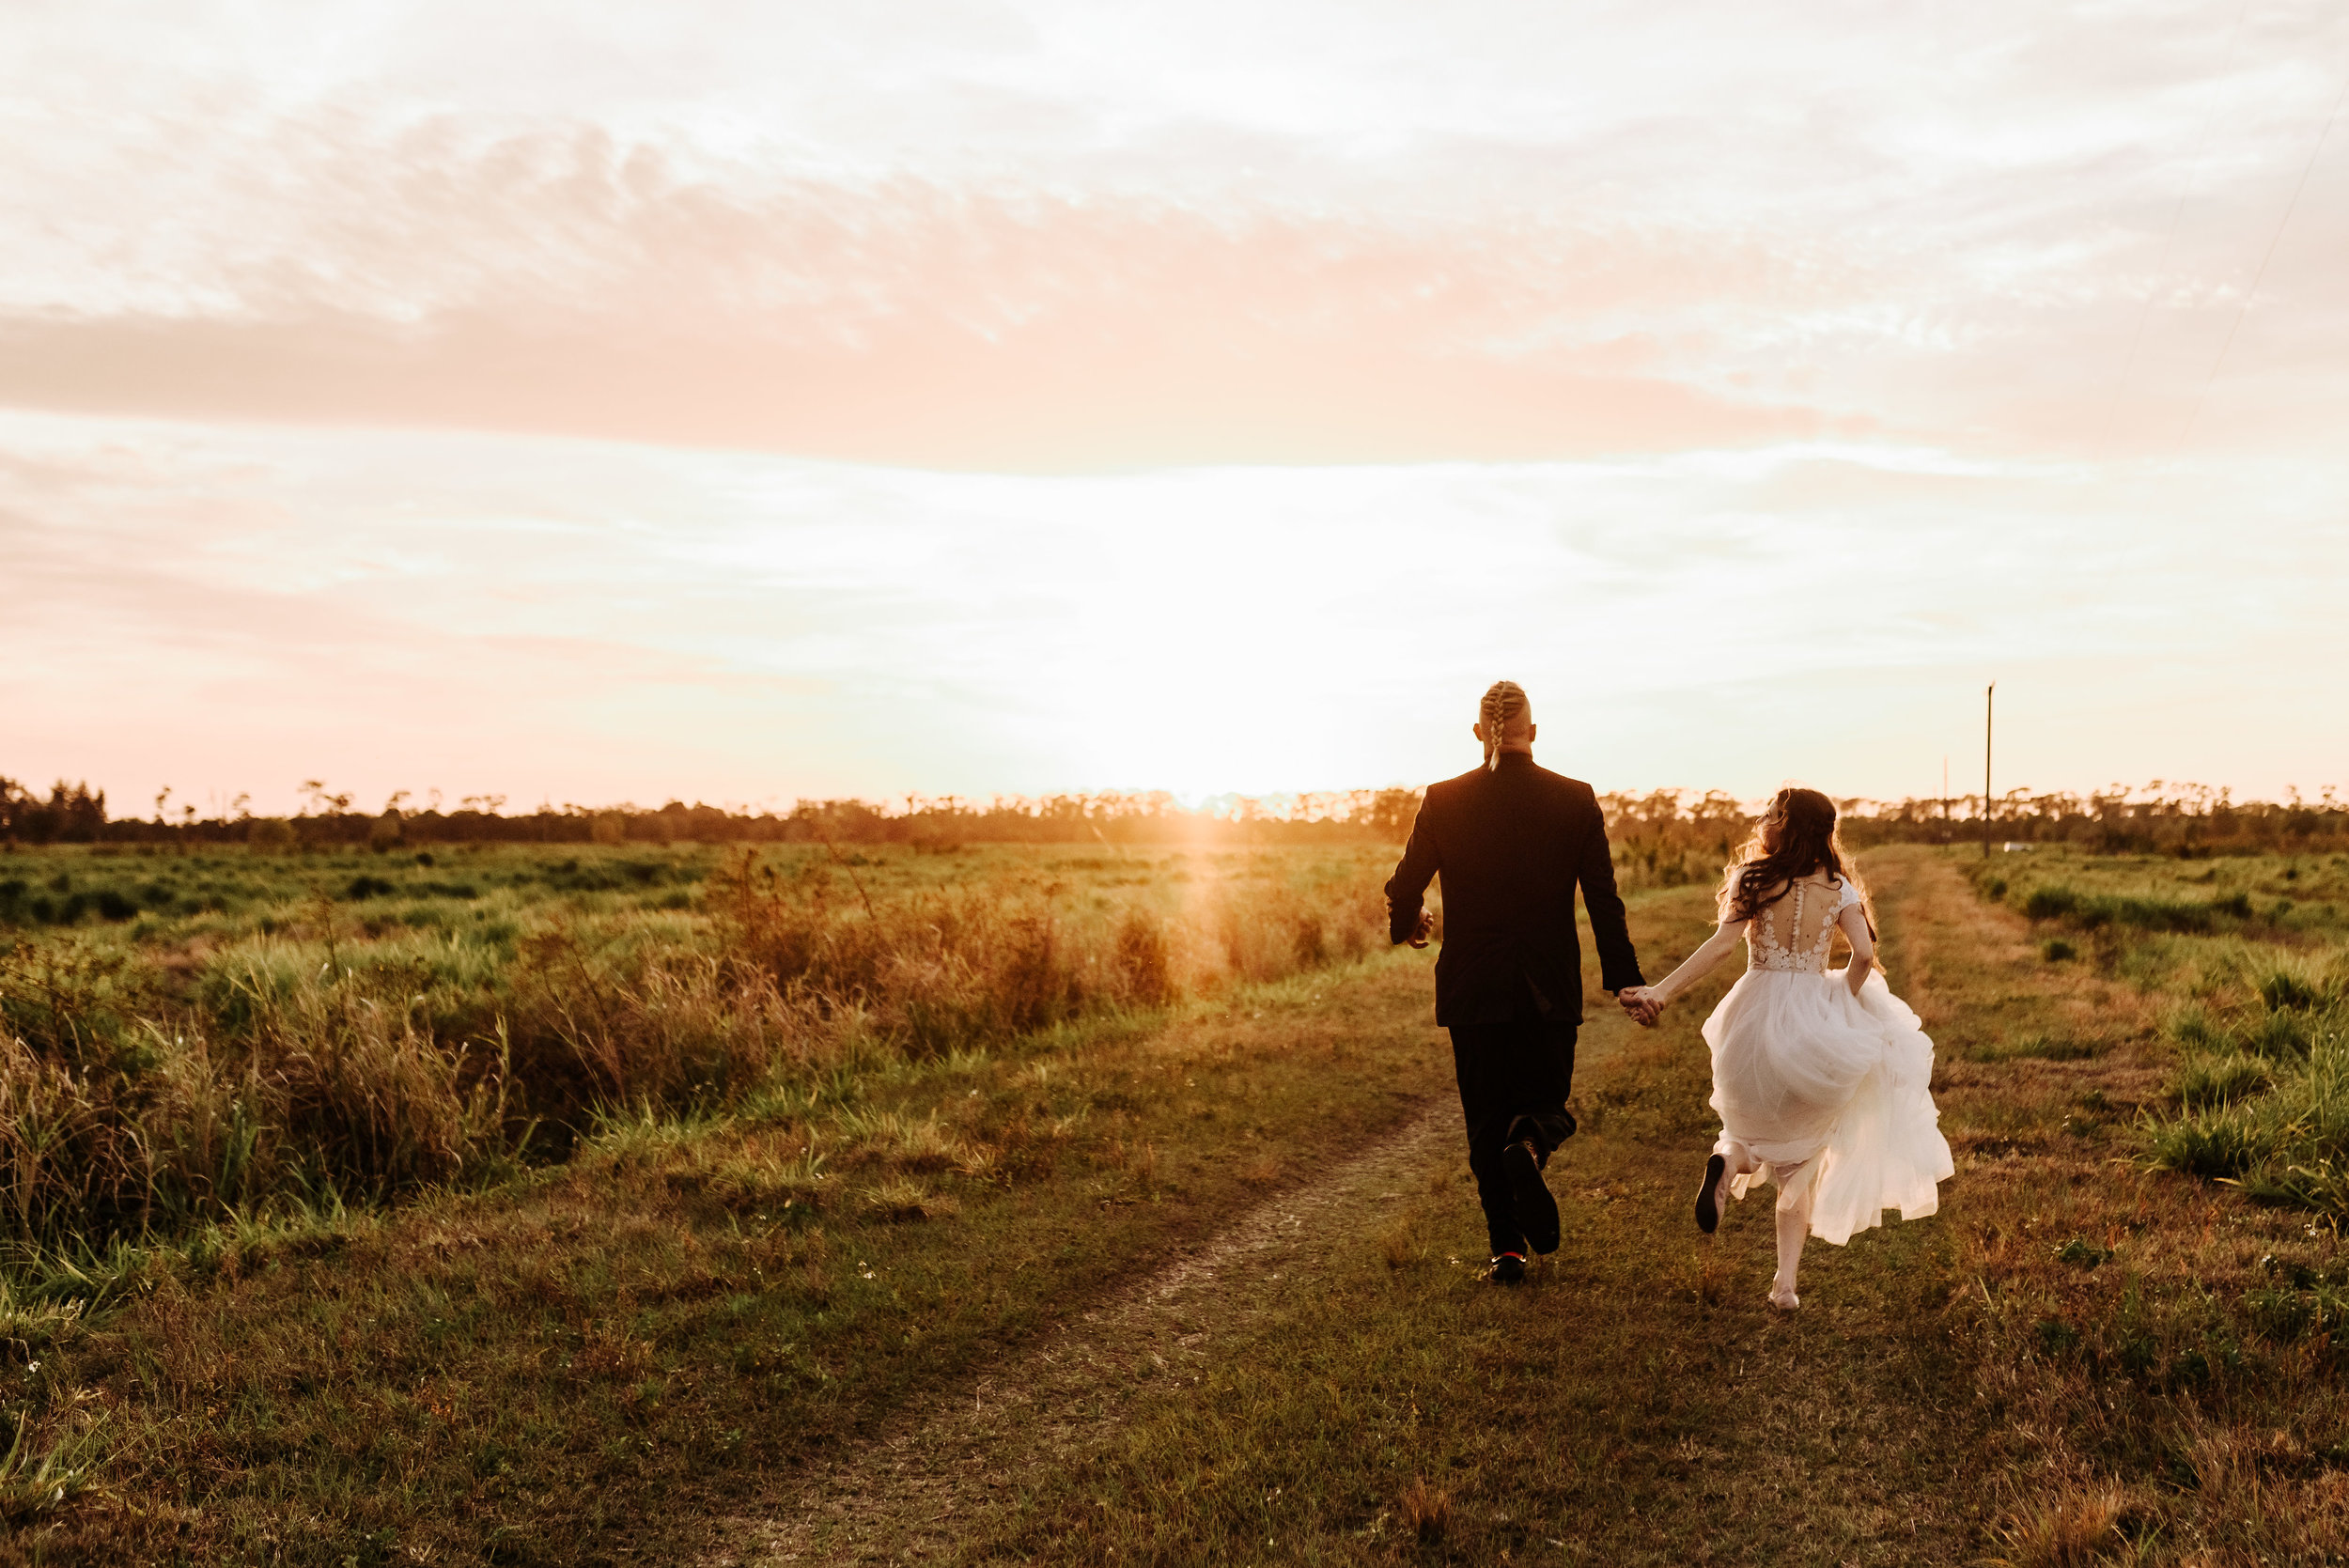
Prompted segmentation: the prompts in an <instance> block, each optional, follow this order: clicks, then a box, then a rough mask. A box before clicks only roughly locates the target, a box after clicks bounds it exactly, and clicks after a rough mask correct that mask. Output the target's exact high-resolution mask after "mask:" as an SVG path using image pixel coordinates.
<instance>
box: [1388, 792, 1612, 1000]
mask: <svg viewBox="0 0 2349 1568" xmlns="http://www.w3.org/2000/svg"><path fill="white" fill-rule="evenodd" d="M1439 874H1440V875H1441V876H1442V877H1443V951H1442V953H1441V954H1439V955H1438V957H1437V959H1436V1021H1437V1022H1438V1023H1439V1024H1444V1025H1451V1024H1470V1023H1500V1022H1505V1021H1507V1020H1510V1019H1515V1018H1521V1017H1526V1016H1527V1014H1528V1012H1529V1010H1531V1011H1532V1013H1534V1015H1535V1016H1538V1017H1548V1018H1560V1019H1563V1020H1566V1021H1568V1022H1576V1021H1579V1020H1580V1018H1581V1017H1582V943H1581V939H1580V938H1579V937H1578V936H1577V935H1576V933H1575V928H1574V889H1575V884H1577V883H1578V882H1579V883H1580V884H1581V887H1582V905H1583V908H1586V909H1588V910H1589V911H1590V915H1591V934H1592V936H1593V938H1594V939H1595V940H1596V941H1597V943H1598V962H1599V973H1600V976H1601V979H1602V983H1603V984H1604V985H1605V986H1606V987H1607V989H1609V990H1610V991H1619V990H1621V989H1623V988H1624V987H1625V986H1643V985H1645V984H1646V983H1647V982H1646V981H1645V980H1644V979H1642V978H1641V974H1640V959H1639V955H1637V954H1636V953H1634V952H1633V951H1632V949H1631V932H1630V928H1629V927H1628V926H1626V924H1624V918H1623V898H1622V896H1621V895H1620V894H1618V893H1616V892H1615V862H1614V861H1613V859H1612V858H1611V857H1610V855H1609V854H1608V852H1607V821H1606V818H1605V817H1603V816H1601V815H1599V809H1598V799H1597V797H1596V796H1595V795H1594V794H1593V793H1592V792H1591V786H1590V785H1589V784H1584V783H1583V782H1582V781H1581V780H1579V779H1569V778H1566V777H1564V776H1563V775H1562V774H1558V773H1553V772H1551V771H1550V770H1549V769H1548V768H1538V767H1536V766H1534V763H1533V759H1532V757H1531V756H1530V755H1528V754H1526V753H1523V752H1503V753H1501V766H1500V767H1499V768H1496V769H1492V770H1489V771H1488V770H1486V769H1485V768H1478V769H1476V771H1474V772H1473V773H1463V774H1461V775H1460V776H1459V777H1458V778H1456V779H1446V780H1445V781H1444V782H1443V783H1441V784H1430V785H1429V786H1428V788H1427V798H1426V800H1423V801H1422V802H1421V803H1420V808H1419V820H1418V821H1416V822H1414V823H1413V824H1412V825H1411V842H1410V843H1409V844H1408V846H1406V847H1405V848H1404V851H1403V863H1402V864H1400V865H1398V866H1396V867H1395V868H1394V876H1393V877H1392V878H1391V879H1390V880H1389V881H1388V883H1387V904H1388V909H1389V915H1388V921H1389V932H1388V934H1389V936H1390V937H1391V938H1392V939H1393V940H1395V941H1398V942H1401V941H1405V940H1408V939H1409V937H1410V935H1411V931H1412V929H1413V928H1414V927H1415V926H1416V925H1417V924H1419V914H1420V902H1421V899H1422V897H1423V895H1424V894H1425V893H1426V892H1427V884H1428V881H1429V880H1430V879H1431V878H1433V877H1436V876H1437V875H1439Z"/></svg>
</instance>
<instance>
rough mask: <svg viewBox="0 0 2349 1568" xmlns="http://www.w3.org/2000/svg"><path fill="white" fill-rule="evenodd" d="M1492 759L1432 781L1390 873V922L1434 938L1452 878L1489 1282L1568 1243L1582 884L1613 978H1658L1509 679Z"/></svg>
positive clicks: (1447, 919)
mask: <svg viewBox="0 0 2349 1568" xmlns="http://www.w3.org/2000/svg"><path fill="white" fill-rule="evenodd" d="M1473 733H1474V734H1475V736H1476V738H1477V739H1479V740H1481V741H1483V742H1484V743H1485V766H1484V767H1482V768H1477V769H1476V770H1475V771H1474V772H1472V773H1463V774H1461V775H1460V776H1459V777H1458V778H1456V779H1446V780H1445V781H1444V782H1443V783H1441V784H1430V785H1429V786H1428V789H1427V798H1426V800H1424V801H1423V802H1422V803H1421V805H1420V808H1419V820H1418V821H1416V822H1414V823H1413V824H1412V825H1411V841H1410V843H1409V845H1408V846H1406V847H1405V849H1404V851H1403V862H1402V863H1401V864H1400V865H1398V866H1396V867H1395V868H1394V876H1393V877H1392V878H1391V879H1390V880H1389V881H1388V883H1387V922H1388V932H1389V935H1390V936H1391V937H1392V939H1393V940H1395V941H1397V942H1409V943H1410V944H1411V945H1412V946H1413V947H1425V946H1426V945H1427V940H1428V937H1429V934H1430V933H1431V932H1432V931H1433V930H1434V928H1435V918H1434V916H1432V915H1431V914H1429V913H1428V912H1427V910H1426V909H1425V908H1423V906H1422V904H1421V895H1422V894H1423V893H1426V891H1427V883H1428V881H1429V879H1430V878H1431V877H1435V876H1437V875H1438V874H1439V873H1440V874H1441V876H1442V877H1443V914H1444V941H1443V952H1442V953H1441V954H1440V955H1439V956H1438V957H1437V959H1436V1022H1437V1023H1439V1024H1440V1025H1442V1026H1444V1027H1445V1028H1447V1029H1449V1030H1450V1031H1451V1032H1452V1061H1453V1065H1454V1067H1455V1069H1456V1070H1457V1071H1458V1074H1459V1079H1460V1109H1461V1110H1462V1111H1463V1112H1464V1113H1465V1114H1466V1116H1467V1118H1468V1140H1469V1170H1470V1172H1473V1173H1474V1175H1475V1177H1476V1195H1477V1197H1478V1198H1479V1199H1480V1200H1481V1201H1482V1202H1483V1203H1484V1205H1485V1225H1486V1230H1487V1231H1489V1232H1490V1233H1491V1240H1492V1269H1491V1276H1490V1277H1491V1278H1492V1280H1493V1281H1495V1282H1496V1283H1499V1284H1504V1285H1513V1284H1516V1283H1517V1281H1520V1280H1522V1279H1524V1278H1525V1260H1526V1256H1527V1252H1528V1249H1529V1248H1530V1249H1531V1250H1532V1251H1534V1252H1553V1251H1556V1250H1557V1249H1558V1203H1557V1201H1556V1200H1555V1199H1553V1198H1552V1197H1551V1196H1550V1195H1549V1188H1548V1186H1547V1185H1546V1184H1545V1183H1544V1182H1543V1180H1542V1168H1543V1167H1544V1166H1546V1165H1548V1163H1549V1157H1550V1154H1551V1152H1552V1151H1553V1150H1555V1149H1556V1148H1557V1147H1558V1145H1559V1144H1560V1143H1562V1142H1563V1141H1565V1140H1566V1139H1567V1138H1568V1137H1570V1136H1572V1134H1573V1132H1574V1117H1573V1116H1572V1115H1571V1114H1570V1113H1569V1112H1568V1111H1567V1110H1566V1095H1567V1094H1568V1093H1569V1092H1570V1091H1571V1090H1572V1088H1573V1086H1574V1036H1575V1031H1576V1029H1577V1028H1578V1027H1579V1025H1580V1023H1581V1021H1582V945H1581V942H1580V940H1579V939H1578V938H1577V937H1576V935H1575V928H1574V889H1575V884H1576V883H1578V882H1579V883H1580V884H1581V886H1582V904H1583V907H1584V908H1586V909H1587V910H1589V912H1590V917H1591V932H1592V935H1593V936H1594V938H1595V939H1596V940H1597V943H1598V961H1599V973H1600V976H1601V984H1602V985H1604V986H1605V987H1606V988H1607V989H1608V990H1610V991H1620V990H1622V989H1623V988H1624V987H1625V986H1641V985H1644V984H1646V982H1645V980H1644V979H1643V978H1642V976H1641V973H1640V960H1639V957H1638V955H1636V954H1634V953H1633V952H1632V950H1631V933H1630V931H1629V929H1628V928H1627V927H1626V925H1625V924H1624V916H1623V899H1622V898H1621V897H1620V896H1619V895H1618V894H1617V893H1616V892H1615V866H1614V862H1613V860H1612V859H1611V858H1610V856H1609V854H1608V852H1607V823H1606V820H1605V818H1603V817H1602V816H1601V815H1599V810H1598V800H1597V799H1596V798H1595V796H1594V795H1593V794H1592V792H1591V786H1590V785H1589V784H1584V783H1582V782H1581V781H1580V780H1579V779H1569V778H1564V777H1562V776H1561V775H1559V774H1556V773H1552V772H1550V771H1549V770H1548V768H1537V767H1535V766H1534V765H1533V710H1532V706H1531V705H1530V704H1528V703H1527V701H1526V698H1525V692H1524V691H1523V689H1522V688H1520V687H1519V686H1518V685H1517V682H1515V681H1513V680H1503V681H1496V682H1494V683H1493V686H1492V689H1491V690H1490V691H1486V693H1485V700H1484V702H1483V703H1482V705H1481V706H1479V708H1478V711H1477V720H1476V726H1475V730H1474V732H1473Z"/></svg>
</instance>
